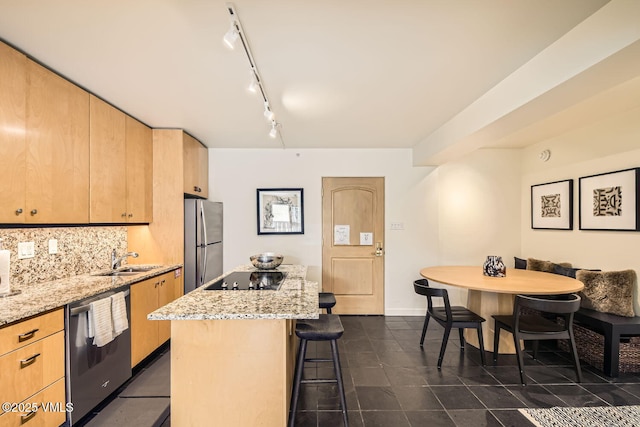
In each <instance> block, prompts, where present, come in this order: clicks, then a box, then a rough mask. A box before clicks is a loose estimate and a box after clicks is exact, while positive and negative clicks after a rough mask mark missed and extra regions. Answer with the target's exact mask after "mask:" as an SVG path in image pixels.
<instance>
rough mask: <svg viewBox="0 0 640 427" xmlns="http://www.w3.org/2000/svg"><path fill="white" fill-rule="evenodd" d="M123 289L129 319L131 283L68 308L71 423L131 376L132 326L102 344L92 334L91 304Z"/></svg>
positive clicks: (68, 387) (68, 373)
mask: <svg viewBox="0 0 640 427" xmlns="http://www.w3.org/2000/svg"><path fill="white" fill-rule="evenodd" d="M119 292H123V293H124V300H125V303H126V313H127V319H131V302H130V296H129V286H125V287H122V288H118V289H115V290H113V291H109V292H105V293H102V294H99V295H96V296H94V297H91V298H87V299H85V300H82V301H78V302H75V303H73V304H69V305H67V307H66V310H65V314H66V323H65V324H66V327H67V334H66V351H67V393H68V396H67V401H68V402H71V403H73V411H72V412H70V413H69V420H68V421H69V424H70V425H73V424H75V423H77V422H78V421H79V420H80V419H81V418H82V417H84V416H85V415H87V414H88V413H89V412H90V411H91V410H92V409H93V408H95V407H96V406H97V405H98V404H100V402H102V401H103V400H104V399H105V398H107V397H108V396H109V395H110V394H111V393H113V392H114V391H116V390H117V389H118V388H119V387H120V386H121V385H122V384H124V383H125V382H126V381H127V380H128V379H129V378H131V331H130V328H127V329H126V330H124V331H123V332H122V333H120V334H119V335H118V336H116V337H115V338H114V339H113V340H112V341H111V342H109V343H108V344H106V345H104V346H102V347H97V346H96V345H94V344H93V338H91V337H90V333H89V330H90V328H89V311H90V307H91V303H92V302H95V301H99V300H102V299H103V298H110V297H111V296H112V295H115V294H116V293H119ZM129 322H130V320H129Z"/></svg>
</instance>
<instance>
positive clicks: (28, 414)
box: [20, 409, 38, 424]
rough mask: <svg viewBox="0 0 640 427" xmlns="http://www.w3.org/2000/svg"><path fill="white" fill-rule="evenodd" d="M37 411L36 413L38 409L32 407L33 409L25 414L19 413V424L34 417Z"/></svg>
mask: <svg viewBox="0 0 640 427" xmlns="http://www.w3.org/2000/svg"><path fill="white" fill-rule="evenodd" d="M37 413H38V410H37V409H34V410H33V411H31V412H29V413H27V414H22V415H20V424H25V423H26V422H27V421H29V420H30V419H31V418H33V417H35V416H36V414H37Z"/></svg>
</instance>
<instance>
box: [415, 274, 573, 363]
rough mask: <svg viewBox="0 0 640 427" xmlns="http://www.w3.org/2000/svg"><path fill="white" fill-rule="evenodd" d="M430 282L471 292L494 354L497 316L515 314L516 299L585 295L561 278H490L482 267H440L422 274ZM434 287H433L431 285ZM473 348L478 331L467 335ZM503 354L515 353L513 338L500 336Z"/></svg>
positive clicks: (470, 300) (487, 346)
mask: <svg viewBox="0 0 640 427" xmlns="http://www.w3.org/2000/svg"><path fill="white" fill-rule="evenodd" d="M420 275H421V276H422V277H425V278H427V279H428V280H430V281H433V282H438V283H442V284H446V285H451V286H457V287H460V288H466V289H468V295H467V308H468V309H469V310H471V311H473V312H475V313H477V314H479V315H480V316H482V317H484V318H485V319H486V321H485V322H484V323H483V325H482V331H483V339H484V348H485V350H487V351H490V352H493V330H494V327H493V326H494V325H493V319H492V318H491V316H492V315H494V314H511V313H513V302H514V299H515V295H517V294H526V295H561V294H570V293H574V292H578V291H581V290H582V289H583V288H584V285H583V284H582V282H581V281H579V280H576V279H573V278H571V277H567V276H562V275H559V274H552V273H545V272H541V271H533V270H519V269H514V268H511V269H507V273H506V276H505V277H489V276H485V275H484V274H483V273H482V266H436V267H427V268H423V269H422V270H420ZM430 285H431V284H430ZM465 339H466V340H467V341H468V342H469V344H471V345H474V346H476V347H478V337H477V336H476V334H475V331H465ZM499 350H500V353H515V346H514V343H513V336H512V335H511V334H509V333H507V332H505V331H502V333H501V335H500V345H499Z"/></svg>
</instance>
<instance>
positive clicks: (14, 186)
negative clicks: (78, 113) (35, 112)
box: [0, 42, 27, 224]
mask: <svg viewBox="0 0 640 427" xmlns="http://www.w3.org/2000/svg"><path fill="white" fill-rule="evenodd" d="M26 69H27V58H26V56H25V55H23V54H21V53H19V52H17V51H15V50H14V49H12V48H10V47H9V46H7V45H6V44H4V43H2V42H0V76H2V78H0V94H2V96H0V171H2V179H1V180H0V223H3V224H7V223H21V222H24V220H25V219H24V218H25V209H26V206H25V200H24V198H25V180H26V163H25V161H26V157H25V156H26V148H25V147H26V145H25V116H26V93H27V78H26V75H27V72H26Z"/></svg>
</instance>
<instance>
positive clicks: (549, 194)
mask: <svg viewBox="0 0 640 427" xmlns="http://www.w3.org/2000/svg"><path fill="white" fill-rule="evenodd" d="M531 228H534V229H549V230H573V180H572V179H567V180H564V181H555V182H548V183H546V184H537V185H532V186H531Z"/></svg>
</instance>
